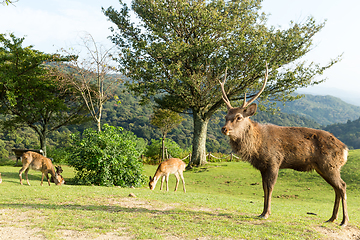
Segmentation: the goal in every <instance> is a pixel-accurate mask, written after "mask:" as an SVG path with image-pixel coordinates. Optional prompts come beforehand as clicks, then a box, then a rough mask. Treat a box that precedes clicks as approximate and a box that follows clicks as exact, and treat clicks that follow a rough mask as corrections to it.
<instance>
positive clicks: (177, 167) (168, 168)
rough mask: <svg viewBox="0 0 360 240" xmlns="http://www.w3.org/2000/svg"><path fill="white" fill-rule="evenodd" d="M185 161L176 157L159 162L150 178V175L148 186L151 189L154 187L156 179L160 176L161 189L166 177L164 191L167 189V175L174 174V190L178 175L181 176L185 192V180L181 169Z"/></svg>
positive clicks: (177, 182)
mask: <svg viewBox="0 0 360 240" xmlns="http://www.w3.org/2000/svg"><path fill="white" fill-rule="evenodd" d="M185 167H186V163H184V162H183V161H181V160H180V159H178V158H169V159H168V160H166V161H164V162H162V163H160V165H159V167H158V168H157V170H156V172H155V175H154V177H153V178H152V177H151V176H150V182H149V187H150V189H151V190H154V189H155V186H156V183H157V181H158V180H159V179H160V178H161V177H162V179H161V186H160V190H162V187H163V183H164V180H165V179H166V191H169V185H168V181H169V175H170V174H174V175H175V177H176V186H175V192H176V190H177V188H178V185H179V177H181V180H182V183H183V189H184V192H186V189H185V180H184V176H183V171H185Z"/></svg>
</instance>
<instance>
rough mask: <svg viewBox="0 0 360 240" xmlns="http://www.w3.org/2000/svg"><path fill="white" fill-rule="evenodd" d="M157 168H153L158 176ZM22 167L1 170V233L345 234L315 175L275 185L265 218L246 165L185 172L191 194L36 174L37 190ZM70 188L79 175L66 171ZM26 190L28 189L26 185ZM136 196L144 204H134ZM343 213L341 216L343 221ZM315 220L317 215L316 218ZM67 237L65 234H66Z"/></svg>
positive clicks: (359, 159) (357, 158)
mask: <svg viewBox="0 0 360 240" xmlns="http://www.w3.org/2000/svg"><path fill="white" fill-rule="evenodd" d="M156 167H157V166H151V165H145V166H144V174H146V175H153V174H154V172H155V170H156ZM359 168H360V151H351V152H350V156H349V161H348V163H347V164H346V165H345V167H344V168H343V169H342V177H343V179H344V180H345V181H346V182H347V184H348V188H347V189H348V208H349V215H350V226H351V227H356V228H359V227H360V206H359V204H358V203H359V202H360V194H359V193H360V190H359V183H360V176H359V170H360V169H359ZM19 169H20V167H10V166H1V167H0V172H1V173H2V178H3V183H2V184H1V185H0V189H1V197H0V227H3V226H13V227H26V228H40V229H41V232H42V234H43V235H44V236H45V237H47V238H49V239H58V238H59V235H58V233H61V231H63V230H71V231H81V232H85V233H86V234H88V236H90V237H96V236H99V235H101V234H105V233H109V232H111V233H113V234H116V235H119V236H127V237H130V238H134V239H162V238H163V239H165V238H172V237H177V238H180V239H196V238H201V237H204V238H207V239H224V238H228V239H321V238H322V235H321V233H319V232H318V231H317V230H316V229H317V228H318V227H321V228H330V229H332V230H333V231H341V228H340V227H339V226H338V224H339V223H340V221H341V214H339V218H340V219H339V220H338V221H336V223H324V222H325V221H326V220H327V219H328V218H330V216H331V213H332V208H333V204H334V198H335V194H334V191H333V189H332V188H331V186H329V185H328V184H327V183H326V182H325V181H324V180H323V179H322V178H321V177H320V176H318V175H317V174H316V173H315V172H310V173H299V172H296V171H292V170H282V171H281V172H280V173H279V178H278V181H277V183H276V185H275V190H274V192H273V201H272V215H271V216H270V218H269V219H267V220H263V219H259V218H257V216H258V215H259V214H260V213H261V211H262V207H263V191H262V186H261V177H260V173H259V172H258V171H257V170H256V169H254V168H253V167H251V166H250V165H249V164H248V163H244V162H225V163H212V164H208V165H206V166H205V167H202V168H197V169H193V170H191V171H186V172H184V177H185V181H186V189H187V193H183V192H182V186H181V184H182V183H181V182H180V186H179V190H178V192H174V191H173V190H174V187H175V177H174V176H170V182H169V189H170V191H169V192H165V191H160V190H159V188H160V185H159V183H158V185H157V186H156V189H155V190H154V191H150V190H149V189H148V188H147V186H144V187H142V188H139V189H130V188H118V187H99V186H77V185H69V184H66V185H64V186H55V185H54V184H52V185H51V186H50V187H49V186H48V185H47V183H46V184H44V186H42V187H41V186H40V179H41V173H40V172H35V171H33V170H30V172H29V179H30V183H31V186H27V185H26V184H25V185H23V186H21V185H20V184H19V176H18V171H19ZM63 169H64V172H63V174H62V175H63V176H64V178H65V180H66V181H67V182H68V183H71V178H72V177H73V176H74V173H73V171H72V169H71V168H69V167H67V166H63ZM25 183H26V181H25ZM130 193H133V194H135V195H136V198H131V197H129V194H130ZM341 211H342V209H340V213H341ZM309 213H311V214H309ZM60 235H61V234H60Z"/></svg>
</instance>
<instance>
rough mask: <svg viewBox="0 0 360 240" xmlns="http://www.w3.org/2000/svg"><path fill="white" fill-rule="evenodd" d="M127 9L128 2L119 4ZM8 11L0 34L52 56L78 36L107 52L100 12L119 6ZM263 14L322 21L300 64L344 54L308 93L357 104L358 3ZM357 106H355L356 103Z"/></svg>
mask: <svg viewBox="0 0 360 240" xmlns="http://www.w3.org/2000/svg"><path fill="white" fill-rule="evenodd" d="M124 2H126V3H128V6H130V4H129V3H130V2H131V1H130V0H124ZM14 5H15V6H13V5H9V6H3V5H0V33H10V32H13V33H14V34H15V36H16V37H23V36H26V41H25V44H26V45H34V49H37V50H40V51H43V52H47V53H55V52H56V51H57V50H59V49H60V48H69V47H73V46H75V47H76V45H77V44H79V43H81V39H80V36H81V35H83V34H84V32H88V33H90V34H91V35H92V36H93V37H94V38H95V40H96V41H97V42H100V43H102V44H103V45H108V46H112V43H111V42H110V41H109V40H108V39H107V37H108V36H109V35H111V32H110V30H109V27H110V26H112V24H111V22H109V21H107V18H106V17H105V15H104V14H103V13H102V11H101V7H104V8H107V7H109V6H113V7H114V8H115V9H119V8H120V5H119V2H118V0H101V1H99V0H31V1H30V0H19V1H18V2H17V3H15V4H14ZM262 5H263V8H262V10H263V11H264V12H265V13H267V14H270V16H269V17H268V24H269V25H273V26H275V27H282V28H287V27H288V26H289V23H290V21H291V20H293V21H295V22H300V23H301V22H305V21H306V19H307V17H308V16H310V15H311V16H313V17H314V18H315V19H316V20H317V21H318V22H322V21H323V20H325V19H326V20H327V22H326V25H325V28H324V29H323V30H322V31H321V32H320V33H318V34H317V35H316V36H315V38H314V43H315V46H314V49H313V50H312V51H311V52H310V53H309V54H308V55H306V56H305V58H304V59H306V60H307V61H309V62H311V61H314V62H316V63H321V64H326V63H327V62H329V61H330V59H331V58H336V57H337V56H338V55H340V54H342V53H344V54H343V57H342V59H343V60H342V61H341V62H340V63H337V64H336V65H335V66H333V67H332V68H331V69H329V70H327V71H326V72H325V73H324V76H325V77H327V78H328V80H327V81H326V82H325V83H323V84H321V85H319V86H318V87H315V88H310V89H306V91H307V92H311V93H313V94H316V93H318V94H321V95H326V94H329V95H335V96H338V97H341V96H346V97H348V98H349V97H352V98H353V99H355V98H356V97H358V99H359V100H360V90H359V89H360V77H359V73H358V71H357V70H356V69H357V67H360V66H359V64H360V61H359V56H360V44H359V39H360V20H359V18H358V11H359V9H360V1H359V0H343V1H339V0H264V1H263V4H262ZM359 104H360V101H359Z"/></svg>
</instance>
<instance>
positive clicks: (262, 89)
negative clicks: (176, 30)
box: [241, 62, 269, 108]
mask: <svg viewBox="0 0 360 240" xmlns="http://www.w3.org/2000/svg"><path fill="white" fill-rule="evenodd" d="M265 66H266V72H265V80H264V83H263V86H262V87H261V89H260V91H259V92H258V93H257V94H256V95H255V96H254V97H253V98H252V99H250V101H249V102H246V93H245V96H244V102H243V105H242V106H241V108H246V107H247V106H249V105H250V104H251V103H252V102H253V101H255V100H256V99H257V98H258V97H259V96H260V94H261V93H262V92H263V91H264V89H265V86H266V82H267V79H268V74H269V69H268V65H267V62H265Z"/></svg>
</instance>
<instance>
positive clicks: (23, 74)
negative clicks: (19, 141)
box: [0, 34, 88, 153]
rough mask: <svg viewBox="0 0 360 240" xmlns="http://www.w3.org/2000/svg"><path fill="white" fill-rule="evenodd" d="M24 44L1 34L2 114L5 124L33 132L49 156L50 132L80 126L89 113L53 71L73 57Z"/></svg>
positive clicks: (0, 75)
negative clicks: (48, 136) (48, 141)
mask: <svg viewBox="0 0 360 240" xmlns="http://www.w3.org/2000/svg"><path fill="white" fill-rule="evenodd" d="M23 41H24V38H17V37H15V35H14V34H10V35H9V37H8V36H7V35H4V34H0V104H1V106H0V111H1V113H2V114H6V118H4V121H2V124H3V126H5V127H9V128H14V127H20V126H29V127H30V128H32V129H34V130H35V132H36V133H37V135H38V136H39V140H40V148H41V149H42V150H43V151H44V152H45V153H46V137H47V135H48V133H49V132H51V131H54V130H56V129H58V128H60V127H61V126H65V125H70V124H75V123H79V122H80V121H82V120H83V119H84V115H85V114H87V113H88V112H87V111H86V107H85V104H84V103H83V102H82V101H81V96H79V95H77V92H76V91H75V89H73V88H72V87H71V86H70V85H66V84H64V83H63V81H60V80H61V79H60V78H59V75H58V74H57V73H58V70H57V69H56V67H52V65H53V66H56V64H55V65H54V63H56V62H59V61H60V62H62V61H69V60H70V58H71V57H62V56H59V55H57V54H46V53H43V52H40V51H37V50H34V49H33V47H32V46H27V47H23V46H22V44H23ZM50 63H53V64H52V65H51V64H50Z"/></svg>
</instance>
